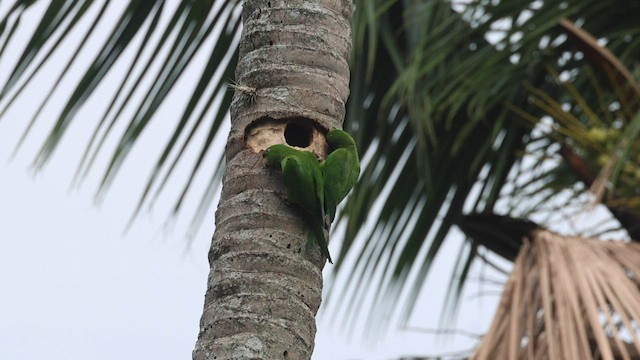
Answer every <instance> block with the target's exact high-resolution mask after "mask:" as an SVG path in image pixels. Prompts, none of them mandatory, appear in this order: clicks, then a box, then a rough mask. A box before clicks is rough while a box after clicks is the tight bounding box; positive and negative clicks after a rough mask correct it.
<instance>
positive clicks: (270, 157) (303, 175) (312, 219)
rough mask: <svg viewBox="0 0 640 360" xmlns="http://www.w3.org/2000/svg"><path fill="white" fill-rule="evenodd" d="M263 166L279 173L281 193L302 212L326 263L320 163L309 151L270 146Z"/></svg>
mask: <svg viewBox="0 0 640 360" xmlns="http://www.w3.org/2000/svg"><path fill="white" fill-rule="evenodd" d="M264 156H265V158H266V161H267V165H269V166H271V167H276V168H278V167H279V168H281V169H282V179H283V182H284V190H285V193H286V195H287V199H288V201H289V202H290V203H292V204H296V205H298V206H299V207H300V208H301V209H302V210H303V211H304V218H305V221H306V222H307V224H308V226H309V228H310V230H311V233H312V234H313V237H315V240H316V242H317V244H318V245H319V246H320V250H321V251H322V254H323V255H324V256H326V257H327V259H328V260H329V262H330V263H333V261H332V260H331V255H329V248H328V241H327V238H326V237H325V234H324V224H325V222H324V219H325V214H324V208H325V204H324V186H323V179H322V172H321V171H320V162H319V161H318V159H317V158H316V156H315V155H314V154H313V153H311V152H309V151H302V150H297V149H294V148H292V147H290V146H287V145H284V144H277V145H273V146H271V147H270V148H268V149H267V150H266V152H265V154H264Z"/></svg>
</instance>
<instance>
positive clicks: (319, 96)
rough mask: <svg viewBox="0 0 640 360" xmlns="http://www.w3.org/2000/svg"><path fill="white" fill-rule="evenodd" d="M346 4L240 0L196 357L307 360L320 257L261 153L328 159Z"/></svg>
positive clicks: (340, 107) (345, 77) (346, 42)
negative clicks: (280, 150)
mask: <svg viewBox="0 0 640 360" xmlns="http://www.w3.org/2000/svg"><path fill="white" fill-rule="evenodd" d="M352 11H353V5H352V2H351V1H349V0H317V1H309V0H299V1H295V0H286V1H277V0H271V1H268V0H259V1H258V0H254V1H245V4H244V8H243V13H242V16H243V23H244V30H243V34H242V40H241V44H240V55H239V59H238V67H237V70H236V81H237V83H238V87H237V88H236V93H235V97H234V100H233V104H232V107H231V122H232V126H231V132H230V135H229V139H228V142H227V150H226V157H227V172H226V174H225V177H224V180H223V188H222V197H221V199H220V204H219V206H218V211H217V212H216V231H215V234H214V236H213V241H212V245H211V250H210V253H209V262H210V264H211V272H210V274H209V281H208V287H207V293H206V296H205V304H204V312H203V315H202V318H201V324H200V333H199V336H198V342H197V344H196V347H195V350H194V352H193V358H194V359H197V360H204V359H309V358H310V357H311V353H312V351H313V346H314V337H315V333H316V326H315V315H316V313H317V311H318V308H319V306H320V300H321V294H322V268H323V267H324V263H325V259H324V258H322V257H321V254H320V251H319V247H318V246H308V244H307V239H308V238H307V231H308V230H307V228H306V225H305V224H304V222H303V220H302V218H301V217H300V213H299V211H296V209H295V208H294V207H292V206H291V205H289V204H288V203H287V202H286V199H284V195H283V188H282V179H281V174H280V172H279V171H277V170H270V169H267V168H266V167H265V166H264V162H263V159H262V153H261V151H262V150H264V149H266V148H267V147H269V146H271V145H273V144H276V143H283V142H287V143H289V144H293V145H297V146H299V147H305V148H307V149H310V150H312V151H314V152H315V153H316V154H317V155H318V156H319V157H324V156H325V155H326V154H325V153H326V143H325V140H324V133H325V132H326V130H327V129H330V128H335V127H340V126H341V124H342V121H343V119H344V112H345V102H346V99H347V96H348V91H349V68H348V56H349V54H350V52H351V32H350V20H351V14H352Z"/></svg>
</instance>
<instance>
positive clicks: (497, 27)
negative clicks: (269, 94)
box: [331, 1, 638, 328]
mask: <svg viewBox="0 0 640 360" xmlns="http://www.w3.org/2000/svg"><path fill="white" fill-rule="evenodd" d="M390 4H391V5H390ZM616 4H617V3H616ZM356 6H357V8H358V9H363V8H366V11H363V12H361V13H360V14H364V13H368V14H373V15H375V24H374V25H370V26H367V25H362V24H361V23H360V22H363V21H364V22H367V21H373V20H371V19H372V18H371V16H369V17H366V16H364V15H362V17H358V12H356V18H355V23H356V24H357V25H356V27H354V41H355V44H354V49H356V51H361V53H360V54H362V55H358V53H356V55H355V56H354V59H355V61H358V62H357V63H356V64H355V65H354V66H353V69H354V72H353V77H352V86H353V89H354V91H353V92H352V94H351V98H350V108H349V112H348V118H347V126H348V127H349V128H350V129H351V130H352V131H354V132H355V133H356V135H357V137H358V138H360V139H367V141H363V142H362V143H361V150H362V151H363V153H364V154H366V156H365V158H366V159H367V160H368V162H367V163H366V164H365V166H363V177H362V181H361V182H360V183H359V184H358V185H357V186H356V188H355V189H354V192H353V194H352V196H351V197H350V198H349V199H348V202H347V204H346V206H345V209H344V214H345V216H344V217H343V218H341V221H344V223H345V227H344V228H345V229H346V236H345V240H344V243H343V244H342V249H341V254H340V259H344V258H346V257H347V255H348V254H350V252H351V251H356V252H357V253H358V254H359V255H358V257H356V264H355V265H354V267H353V268H349V269H344V268H343V267H341V266H340V265H338V266H336V270H337V271H338V276H340V274H341V273H344V274H349V275H344V276H347V277H350V279H352V280H351V281H352V282H353V284H357V285H354V286H351V285H350V284H351V283H348V285H347V287H348V288H350V291H349V294H350V295H349V297H348V300H346V301H345V299H344V298H341V299H340V303H342V304H349V305H348V306H350V307H352V308H358V307H359V309H360V310H359V311H365V310H362V306H361V305H362V304H363V302H364V299H365V298H368V297H369V296H370V295H371V294H375V295H374V300H373V305H372V306H371V307H370V308H369V313H368V316H366V318H368V319H370V321H371V323H369V326H368V327H369V328H385V326H382V325H380V324H376V323H375V322H376V321H383V322H384V321H388V320H389V319H391V318H393V317H394V316H399V319H400V320H401V321H406V320H407V318H408V316H409V314H410V313H411V308H412V307H413V305H414V304H415V301H416V299H417V297H418V295H419V293H420V292H421V291H422V284H424V279H425V277H426V276H427V274H428V273H429V269H430V265H431V263H432V261H433V259H434V258H435V256H437V254H438V252H439V249H440V248H441V246H442V243H443V242H444V241H445V239H446V238H447V235H448V234H449V230H450V228H451V226H452V225H454V224H455V223H457V222H458V221H460V219H461V217H462V216H463V214H464V213H465V212H482V213H491V212H495V211H496V209H500V208H499V206H504V204H505V203H507V202H508V201H509V199H510V198H512V195H513V193H512V192H510V191H507V190H506V189H508V188H512V189H513V188H514V187H516V184H517V183H518V182H519V181H521V179H520V178H517V177H514V176H512V175H511V174H512V171H514V170H513V169H517V168H518V167H520V168H522V166H521V165H519V164H520V163H521V161H522V159H523V158H522V156H523V155H524V154H526V153H527V149H528V147H527V146H528V144H529V143H532V144H534V143H536V142H537V145H536V146H538V147H539V144H540V141H539V137H540V135H539V134H538V135H534V134H535V132H532V129H535V128H534V124H527V123H526V122H523V121H521V120H520V119H519V118H520V117H519V116H518V114H515V113H513V112H512V110H511V109H513V108H519V109H526V110H525V112H527V113H532V114H536V115H535V116H534V117H533V118H534V119H536V121H538V120H537V119H540V118H541V117H542V115H541V113H542V112H541V111H540V109H539V108H538V107H537V106H536V104H532V103H531V102H530V96H529V94H528V91H527V87H526V86H524V85H523V81H526V82H528V83H529V84H531V86H533V87H535V88H537V89H541V91H543V92H544V93H546V94H549V96H550V97H551V98H553V99H555V98H556V96H557V95H558V94H559V93H560V92H561V91H560V90H559V89H558V84H557V83H556V81H555V79H554V78H553V77H551V76H549V75H548V68H549V67H552V68H554V69H556V70H555V71H557V72H558V73H564V72H567V73H569V74H571V76H570V77H569V81H568V82H569V83H572V84H576V85H575V86H576V87H578V88H579V89H580V90H582V89H583V88H584V84H585V77H586V76H587V74H586V72H580V71H576V70H575V69H577V68H579V67H580V66H583V65H584V56H582V57H581V55H580V54H577V51H576V50H575V49H573V48H572V43H570V42H569V41H568V37H567V35H566V34H567V29H566V28H563V27H562V26H560V25H559V24H560V22H561V20H562V19H579V20H580V23H581V24H582V25H583V27H584V28H585V29H587V30H589V31H595V32H596V33H598V34H599V36H602V37H606V38H607V39H609V43H610V44H614V45H615V46H613V47H611V48H610V50H611V51H616V50H619V49H621V48H622V46H621V44H620V39H622V38H623V37H625V36H626V34H628V33H633V32H634V31H635V30H633V29H635V28H637V27H633V29H632V27H631V25H630V24H629V23H625V24H624V25H621V26H620V27H617V26H616V24H612V23H611V22H608V23H605V22H603V21H602V14H603V12H612V13H613V12H614V13H622V12H624V11H630V10H631V9H634V8H635V7H636V6H637V5H636V4H628V5H627V6H628V8H627V9H626V10H622V9H621V8H624V7H625V4H623V3H620V4H619V7H618V8H617V9H610V8H609V5H607V6H606V7H605V6H603V5H602V4H601V3H599V2H596V1H573V2H571V3H570V4H566V3H563V2H544V3H541V2H532V1H513V2H511V1H510V2H500V3H499V4H494V3H491V4H489V3H488V2H476V3H472V4H470V5H468V6H466V7H464V6H463V7H460V8H459V10H458V11H459V12H456V11H453V10H452V7H451V6H449V4H446V3H444V4H443V3H441V2H438V1H427V2H400V1H390V2H383V1H368V2H362V3H360V2H358V3H357V5H356ZM383 6H384V8H385V10H386V9H388V10H386V11H384V12H383V11H377V10H376V9H377V8H382V7H383ZM453 7H457V5H456V4H453ZM373 15H372V16H373ZM505 22H506V23H508V24H507V25H506V26H504V23H505ZM622 28H624V30H622ZM376 31H377V32H376ZM627 31H628V32H627ZM574 32H575V31H574ZM387 34H388V35H387ZM390 36H391V39H392V41H385V40H386V39H389V37H390ZM372 38H373V39H372ZM496 38H497V40H496ZM376 39H377V40H376ZM487 39H491V42H489V41H487ZM626 43H628V42H626ZM368 46H374V48H373V49H372V48H371V47H368ZM637 51H638V48H637V47H636V48H635V50H634V51H631V52H629V53H628V54H631V53H637ZM372 53H373V54H375V57H376V61H366V60H362V61H360V59H362V58H363V57H365V58H366V56H365V55H368V56H369V57H370V56H373V55H372ZM398 54H400V55H398ZM398 58H400V59H403V61H397V60H396V59H398ZM371 66H373V67H374V70H370V67H371ZM360 73H362V74H360ZM366 74H375V75H374V76H373V77H371V79H369V78H367V76H366ZM514 79H517V80H515V81H514ZM363 83H364V84H366V85H361V84H363ZM364 89H367V90H368V91H367V90H364ZM595 95H596V94H593V96H592V95H591V94H588V95H587V96H588V98H589V101H591V98H592V97H595ZM378 99H382V100H383V101H382V103H378V101H377V100H378ZM590 103H591V102H590ZM559 105H560V106H562V103H559ZM356 122H357V124H356ZM364 123H366V124H368V125H369V126H363V125H362V124H364ZM543 135H544V134H543ZM370 139H373V140H370ZM557 146H558V145H557V144H556V143H554V142H553V141H547V142H546V143H545V144H544V146H543V147H541V148H540V151H542V152H543V153H546V154H549V155H550V156H557V155H555V154H554V153H553V152H549V151H548V150H549V149H552V148H557ZM541 164H542V162H541ZM545 164H546V163H545ZM562 169H564V172H562V171H560V170H562ZM566 170H567V168H566V165H565V164H563V163H561V162H557V163H556V165H552V167H551V168H549V166H548V164H546V165H545V166H544V167H541V174H540V180H539V181H540V182H539V183H538V185H536V186H535V187H534V188H533V191H534V192H535V193H538V194H540V195H541V196H537V197H536V198H537V199H541V200H539V201H537V202H534V203H532V202H529V205H530V206H531V207H529V208H526V209H522V207H520V208H518V206H516V207H515V208H507V209H504V208H502V210H498V212H501V213H505V212H507V213H508V212H515V213H520V214H524V213H531V212H536V211H537V210H540V209H542V208H543V207H544V206H543V205H544V204H545V202H544V199H550V198H553V197H556V196H557V195H558V194H563V193H564V192H565V190H567V189H568V190H569V191H571V192H575V191H577V189H576V188H574V187H573V186H574V185H575V183H576V178H575V176H569V177H568V176H567V171H566ZM550 175H554V179H555V180H556V181H554V182H551V181H549V178H547V176H550ZM382 179H384V181H386V182H385V183H384V184H380V183H379V182H380V181H381V180H382ZM561 183H562V184H563V185H562V186H560V184H561ZM383 185H384V186H383ZM473 189H480V191H479V192H477V191H475V192H474V191H472V190H473ZM499 200H504V201H500V202H499ZM511 203H517V202H516V201H513V202H511ZM500 204H502V205H500ZM496 206H498V207H496ZM505 210H506V211H505ZM409 219H411V221H410V220H409ZM413 219H415V221H413ZM407 227H411V228H410V230H408V229H407ZM489 246H491V244H489ZM489 249H491V248H490V247H489ZM474 256H475V255H474ZM468 261H469V262H472V261H473V260H468ZM338 264H340V261H338ZM463 268H464V267H463ZM461 269H462V268H461ZM380 274H386V275H380ZM464 279H465V278H464V276H462V277H460V281H461V282H464ZM331 296H333V294H332V295H331ZM338 308H339V306H338ZM346 312H347V313H349V311H346ZM352 314H354V317H346V318H345V322H349V323H354V322H355V319H356V316H358V314H360V313H358V312H355V313H352Z"/></svg>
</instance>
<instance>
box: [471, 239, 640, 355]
mask: <svg viewBox="0 0 640 360" xmlns="http://www.w3.org/2000/svg"><path fill="white" fill-rule="evenodd" d="M531 237H532V238H531V239H529V241H526V243H525V245H524V246H523V247H522V249H521V251H520V254H519V255H518V257H517V258H516V261H515V263H514V268H513V272H512V273H511V276H510V278H509V280H508V282H507V285H506V287H505V290H504V293H503V295H502V299H501V301H500V305H499V308H498V310H497V312H496V315H495V317H494V320H493V323H492V325H491V328H490V330H489V332H488V333H487V334H486V336H485V337H484V338H483V340H482V342H481V343H480V346H479V347H478V349H477V352H476V355H475V357H474V359H593V358H601V359H640V340H639V336H638V335H639V334H640V289H639V287H638V285H639V283H640V279H639V276H640V243H623V242H619V241H601V240H596V239H586V238H579V237H564V236H561V235H558V234H555V233H552V232H549V231H543V230H540V231H535V232H534V233H533V234H532V236H531Z"/></svg>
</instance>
